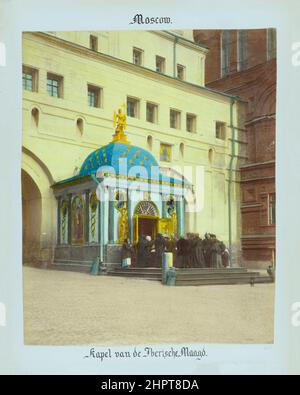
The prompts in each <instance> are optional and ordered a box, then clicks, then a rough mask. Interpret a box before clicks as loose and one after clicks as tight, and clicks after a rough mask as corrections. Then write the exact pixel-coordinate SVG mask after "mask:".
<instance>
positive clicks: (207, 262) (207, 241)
mask: <svg viewBox="0 0 300 395" xmlns="http://www.w3.org/2000/svg"><path fill="white" fill-rule="evenodd" d="M210 244H211V243H210V236H209V234H208V233H205V237H204V240H202V250H203V255H204V267H210Z"/></svg>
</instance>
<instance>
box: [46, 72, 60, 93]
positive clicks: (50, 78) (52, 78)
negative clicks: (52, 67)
mask: <svg viewBox="0 0 300 395" xmlns="http://www.w3.org/2000/svg"><path fill="white" fill-rule="evenodd" d="M47 91H48V95H49V96H52V97H63V77H61V76H60V75H55V74H51V73H47Z"/></svg>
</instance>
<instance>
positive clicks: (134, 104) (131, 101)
mask: <svg viewBox="0 0 300 395" xmlns="http://www.w3.org/2000/svg"><path fill="white" fill-rule="evenodd" d="M127 115H128V116H129V117H132V118H138V117H139V100H138V99H135V98H133V97H127Z"/></svg>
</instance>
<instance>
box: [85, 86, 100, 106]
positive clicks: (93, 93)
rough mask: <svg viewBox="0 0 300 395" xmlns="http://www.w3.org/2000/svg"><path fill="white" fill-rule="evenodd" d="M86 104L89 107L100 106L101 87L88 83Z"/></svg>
mask: <svg viewBox="0 0 300 395" xmlns="http://www.w3.org/2000/svg"><path fill="white" fill-rule="evenodd" d="M87 89H88V105H89V106H90V107H97V108H99V107H101V105H102V103H101V96H102V88H99V87H98V86H94V85H88V88H87Z"/></svg>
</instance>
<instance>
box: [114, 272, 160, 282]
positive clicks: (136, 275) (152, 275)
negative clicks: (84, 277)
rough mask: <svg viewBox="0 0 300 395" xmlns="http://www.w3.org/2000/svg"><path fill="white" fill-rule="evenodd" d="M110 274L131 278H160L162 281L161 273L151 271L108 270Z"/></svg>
mask: <svg viewBox="0 0 300 395" xmlns="http://www.w3.org/2000/svg"><path fill="white" fill-rule="evenodd" d="M107 274H108V275H109V276H115V277H116V276H118V277H127V278H128V277H129V278H143V279H151V280H159V281H161V273H149V272H140V273H132V272H130V271H128V272H126V271H123V272H118V271H116V272H114V271H111V272H108V273H107Z"/></svg>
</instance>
